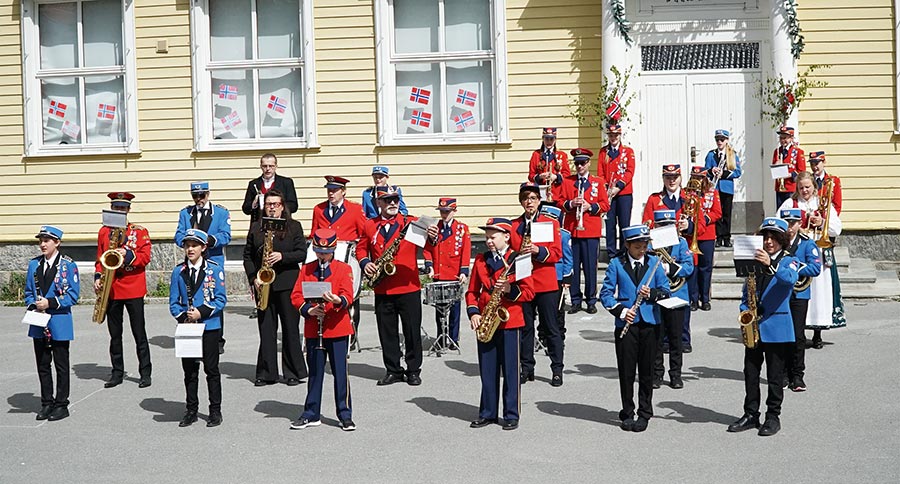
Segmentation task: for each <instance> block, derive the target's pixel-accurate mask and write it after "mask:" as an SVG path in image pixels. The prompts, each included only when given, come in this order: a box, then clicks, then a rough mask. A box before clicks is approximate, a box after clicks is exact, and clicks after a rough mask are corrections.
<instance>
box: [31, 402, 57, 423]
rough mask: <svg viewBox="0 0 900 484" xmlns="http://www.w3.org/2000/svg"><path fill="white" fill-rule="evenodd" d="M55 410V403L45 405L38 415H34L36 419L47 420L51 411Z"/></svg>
mask: <svg viewBox="0 0 900 484" xmlns="http://www.w3.org/2000/svg"><path fill="white" fill-rule="evenodd" d="M51 412H53V405H44V406H42V407H41V410H40V411H39V412H38V414H37V416H36V417H34V419H35V420H47V418H49V417H50V413H51Z"/></svg>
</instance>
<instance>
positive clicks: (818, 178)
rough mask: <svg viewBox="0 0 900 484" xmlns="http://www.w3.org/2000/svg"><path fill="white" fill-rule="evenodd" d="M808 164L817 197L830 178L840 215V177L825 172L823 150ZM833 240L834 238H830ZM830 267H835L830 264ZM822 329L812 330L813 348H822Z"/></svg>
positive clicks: (814, 154) (810, 155)
mask: <svg viewBox="0 0 900 484" xmlns="http://www.w3.org/2000/svg"><path fill="white" fill-rule="evenodd" d="M809 166H810V167H812V173H813V178H814V179H815V182H816V188H817V189H818V192H819V193H818V195H819V198H822V197H824V196H825V180H831V183H832V196H831V204H832V205H833V206H834V211H835V213H836V214H837V215H838V216H840V215H841V206H842V204H843V201H842V200H843V194H842V191H843V190H841V179H840V178H838V177H836V176H834V175H831V174H828V173H825V152H824V151H814V152H812V153H810V154H809ZM829 237H830V236H829ZM831 241H832V242H834V240H833V239H832V240H831ZM831 259H832V260H834V252H833V251H832V252H831ZM832 267H836V266H835V265H834V264H832ZM834 277H837V269H835V270H834ZM841 312H842V313H843V305H842V306H841ZM822 347H823V344H822V330H821V329H815V330H813V348H815V349H822Z"/></svg>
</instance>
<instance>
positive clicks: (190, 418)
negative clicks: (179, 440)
mask: <svg viewBox="0 0 900 484" xmlns="http://www.w3.org/2000/svg"><path fill="white" fill-rule="evenodd" d="M196 421H197V412H195V411H193V410H188V411H187V412H185V413H184V417H181V422H178V426H179V427H190V426H191V424H193V423H194V422H196Z"/></svg>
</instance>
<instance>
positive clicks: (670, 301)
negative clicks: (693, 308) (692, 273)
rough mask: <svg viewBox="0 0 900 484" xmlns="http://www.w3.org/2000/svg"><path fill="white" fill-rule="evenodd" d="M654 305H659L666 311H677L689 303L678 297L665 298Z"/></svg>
mask: <svg viewBox="0 0 900 484" xmlns="http://www.w3.org/2000/svg"><path fill="white" fill-rule="evenodd" d="M656 304H659V305H660V306H662V307H664V308H666V309H678V308H683V307H685V306H687V305H688V304H690V303H689V302H687V301H685V300H684V299H681V298H680V297H667V298H665V299H660V300H659V301H657V302H656Z"/></svg>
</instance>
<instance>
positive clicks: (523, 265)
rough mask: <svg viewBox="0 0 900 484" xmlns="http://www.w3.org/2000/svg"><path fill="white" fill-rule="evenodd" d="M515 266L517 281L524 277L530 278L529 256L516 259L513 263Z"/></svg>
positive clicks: (525, 255) (524, 255) (530, 265)
mask: <svg viewBox="0 0 900 484" xmlns="http://www.w3.org/2000/svg"><path fill="white" fill-rule="evenodd" d="M514 264H515V265H516V274H515V276H516V279H515V280H517V281H521V280H522V279H525V278H526V277H531V270H532V267H533V266H532V263H531V256H530V255H528V254H523V255H520V256H518V257H516V261H515V262H514Z"/></svg>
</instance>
